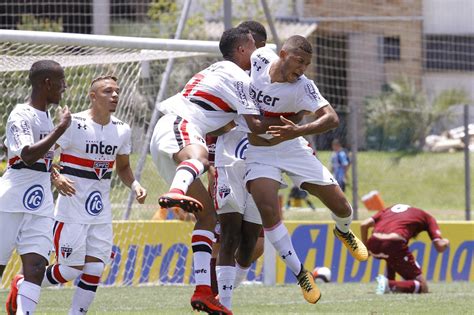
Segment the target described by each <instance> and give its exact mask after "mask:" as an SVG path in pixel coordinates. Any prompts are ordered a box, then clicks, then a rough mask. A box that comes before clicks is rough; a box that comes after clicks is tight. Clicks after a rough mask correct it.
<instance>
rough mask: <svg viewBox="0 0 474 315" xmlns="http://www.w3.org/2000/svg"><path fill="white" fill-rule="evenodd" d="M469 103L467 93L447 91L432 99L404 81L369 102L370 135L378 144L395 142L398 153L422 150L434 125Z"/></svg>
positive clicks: (408, 80) (401, 80)
mask: <svg viewBox="0 0 474 315" xmlns="http://www.w3.org/2000/svg"><path fill="white" fill-rule="evenodd" d="M467 101H468V96H467V93H466V92H465V91H464V90H459V89H451V90H445V91H443V92H441V93H440V94H438V95H437V96H435V97H434V98H433V99H430V98H429V97H428V96H427V95H426V93H425V92H424V91H422V90H421V89H420V88H418V87H417V85H416V84H415V82H413V81H412V80H410V79H408V78H406V77H402V78H400V79H398V80H395V81H393V82H390V83H389V84H388V88H387V90H386V91H383V92H382V93H380V94H379V95H378V96H375V97H373V98H370V99H368V100H367V103H366V110H367V123H368V126H370V128H369V130H368V134H369V135H374V134H376V137H377V138H378V139H379V141H384V140H388V141H389V142H390V141H391V140H392V142H393V140H396V143H393V144H394V147H392V149H395V150H399V149H414V150H421V149H422V148H423V145H424V144H425V137H426V136H427V135H428V134H429V132H430V131H431V129H432V128H433V125H434V124H435V123H436V122H438V121H439V120H440V119H441V118H443V117H447V118H448V119H449V118H450V116H451V112H450V111H449V108H450V107H451V106H453V105H458V104H463V103H465V102H467ZM379 144H380V143H379ZM379 148H382V145H380V147H378V148H377V149H379Z"/></svg>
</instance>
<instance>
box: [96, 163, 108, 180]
mask: <svg viewBox="0 0 474 315" xmlns="http://www.w3.org/2000/svg"><path fill="white" fill-rule="evenodd" d="M108 169H109V162H106V161H94V172H95V174H96V175H97V178H99V179H102V177H104V175H105V173H107V171H108Z"/></svg>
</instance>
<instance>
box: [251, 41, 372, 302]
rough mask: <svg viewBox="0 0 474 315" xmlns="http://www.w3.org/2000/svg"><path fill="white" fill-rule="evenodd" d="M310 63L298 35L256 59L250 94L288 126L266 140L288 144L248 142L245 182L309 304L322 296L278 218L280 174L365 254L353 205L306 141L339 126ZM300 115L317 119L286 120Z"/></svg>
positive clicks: (264, 110) (254, 56)
mask: <svg viewBox="0 0 474 315" xmlns="http://www.w3.org/2000/svg"><path fill="white" fill-rule="evenodd" d="M311 58H312V47H311V44H310V43H309V42H308V41H307V40H306V39H305V38H304V37H302V36H297V35H295V36H291V37H290V38H289V39H288V40H286V41H285V43H284V44H283V47H282V49H281V51H280V53H279V55H276V54H275V53H274V52H273V51H272V50H270V49H267V48H260V49H257V50H256V51H255V52H254V53H253V54H252V59H251V61H252V69H251V79H252V82H251V86H250V94H251V96H252V98H253V99H254V101H255V102H256V103H257V105H258V106H259V108H260V110H261V111H262V113H263V115H264V116H270V117H275V116H276V117H281V120H282V121H283V122H285V125H284V126H272V127H270V128H269V129H270V130H269V131H268V133H267V134H266V135H262V136H263V137H268V136H274V137H277V138H278V139H280V140H286V141H283V142H281V143H279V144H277V145H274V146H272V147H271V148H268V147H264V146H260V145H258V144H257V143H255V142H253V141H252V138H249V140H250V145H249V147H248V150H247V153H246V163H247V171H246V178H245V180H246V182H247V188H248V189H249V191H250V193H251V194H252V196H253V199H254V200H255V203H256V204H257V206H258V209H259V211H260V214H261V216H262V221H263V227H264V230H265V237H267V238H268V240H269V241H270V242H271V243H272V244H273V246H274V247H275V249H276V250H277V252H278V253H279V254H280V256H281V257H282V259H283V261H284V262H285V263H286V265H287V266H288V268H289V269H290V270H291V271H292V272H293V273H294V274H295V276H296V278H297V280H298V283H299V284H300V286H301V289H302V291H303V295H304V297H305V299H306V300H307V301H308V302H309V303H316V302H317V301H318V300H319V298H320V296H321V293H320V291H319V289H318V288H317V287H316V285H315V284H314V281H313V277H312V276H311V273H310V272H309V271H307V270H305V269H304V267H303V265H302V264H301V262H300V260H299V258H298V257H297V255H296V253H295V250H294V248H293V245H292V242H291V239H290V236H289V234H288V230H287V229H286V227H285V225H284V224H283V222H282V218H281V217H280V211H279V207H280V206H279V202H278V190H279V188H280V186H281V185H282V184H284V182H283V179H282V173H283V172H286V173H287V174H288V176H289V177H290V178H291V179H292V181H293V182H294V184H295V185H296V186H298V187H299V188H301V189H304V190H306V191H308V192H309V193H310V194H312V195H314V196H316V197H318V198H319V199H320V200H321V201H322V202H323V203H324V204H325V205H326V206H327V207H328V208H329V209H330V210H331V212H332V216H333V218H334V220H335V221H336V227H335V229H334V233H335V235H336V236H337V237H338V238H339V239H341V241H342V242H343V243H344V245H345V246H346V247H347V248H348V249H349V250H350V252H351V253H352V255H353V256H355V258H356V259H358V260H361V261H363V260H366V259H367V249H366V248H365V246H364V245H363V244H362V242H360V241H359V240H358V239H357V238H356V237H355V235H354V234H353V233H352V231H350V229H349V225H350V223H351V221H352V208H351V206H350V204H349V202H348V201H347V199H346V198H345V196H344V194H343V192H342V191H341V189H340V187H339V186H338V185H337V182H336V181H335V180H334V178H333V177H332V175H331V173H330V172H329V171H328V170H327V169H326V168H325V167H324V166H323V165H322V164H321V162H320V161H319V160H318V159H317V158H316V157H315V156H314V155H313V151H312V150H311V148H310V147H309V146H308V142H307V141H306V140H304V138H303V137H302V136H304V135H309V134H320V133H323V132H326V131H328V130H330V129H333V128H335V127H337V126H338V123H339V120H338V117H337V114H336V112H335V111H334V109H333V108H332V107H331V106H330V105H329V103H328V101H326V100H325V99H324V98H323V97H322V96H321V94H320V93H319V91H318V89H317V87H316V85H315V84H314V82H313V81H311V80H309V79H308V78H306V76H304V71H305V70H306V68H307V67H308V65H309V64H310V63H311ZM300 111H306V112H308V113H315V115H316V117H317V119H316V120H315V121H313V122H311V123H307V124H304V125H301V126H299V125H296V124H294V123H293V122H291V121H289V120H288V119H286V118H285V116H287V115H293V113H296V112H300Z"/></svg>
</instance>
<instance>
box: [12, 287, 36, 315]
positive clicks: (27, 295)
mask: <svg viewBox="0 0 474 315" xmlns="http://www.w3.org/2000/svg"><path fill="white" fill-rule="evenodd" d="M20 284H21V285H20ZM18 286H19V288H18V296H17V298H16V303H17V304H18V308H17V311H16V313H17V314H33V313H34V312H35V310H36V304H38V302H39V298H40V294H41V287H40V286H39V285H37V284H34V283H32V282H28V281H22V282H20V281H18Z"/></svg>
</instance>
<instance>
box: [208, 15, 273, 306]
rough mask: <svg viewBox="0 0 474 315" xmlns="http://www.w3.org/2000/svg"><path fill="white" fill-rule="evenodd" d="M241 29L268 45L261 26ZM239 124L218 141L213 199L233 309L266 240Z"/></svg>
mask: <svg viewBox="0 0 474 315" xmlns="http://www.w3.org/2000/svg"><path fill="white" fill-rule="evenodd" d="M237 27H241V28H244V29H247V30H248V31H250V33H251V34H252V37H253V39H254V40H255V46H256V47H257V48H260V47H264V46H265V45H266V41H267V33H266V30H265V27H264V26H263V25H262V24H260V23H259V22H256V21H245V22H242V23H240V24H239V25H238V26H237ZM239 120H240V119H239ZM239 120H237V126H236V127H235V128H233V129H232V130H230V131H229V132H227V133H224V134H223V135H221V136H219V137H218V138H217V142H216V145H215V162H214V164H215V184H214V188H215V191H214V194H213V195H214V204H215V207H216V211H217V214H218V221H219V223H220V247H219V255H218V257H217V267H216V274H217V282H218V293H219V301H220V302H221V303H222V304H223V305H224V306H226V307H227V308H229V309H231V308H232V294H233V291H234V290H235V288H236V287H237V286H238V285H239V284H240V283H241V282H242V281H243V280H244V279H245V278H246V276H247V273H248V271H249V269H250V265H251V263H252V262H253V261H255V260H256V259H257V258H258V257H260V256H261V254H262V253H263V238H262V239H261V240H260V241H259V242H257V239H258V238H259V236H260V233H261V231H262V220H261V218H260V214H259V212H258V209H257V206H256V205H255V202H254V201H253V199H252V196H251V195H250V194H249V193H248V192H247V190H246V188H245V183H244V181H243V179H244V177H245V161H244V159H245V150H246V149H247V145H248V140H247V132H246V129H243V130H242V128H240V126H239V125H244V126H245V122H244V121H240V122H239ZM256 244H258V246H256ZM256 247H257V248H256ZM255 251H257V253H255ZM255 254H256V255H255Z"/></svg>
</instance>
